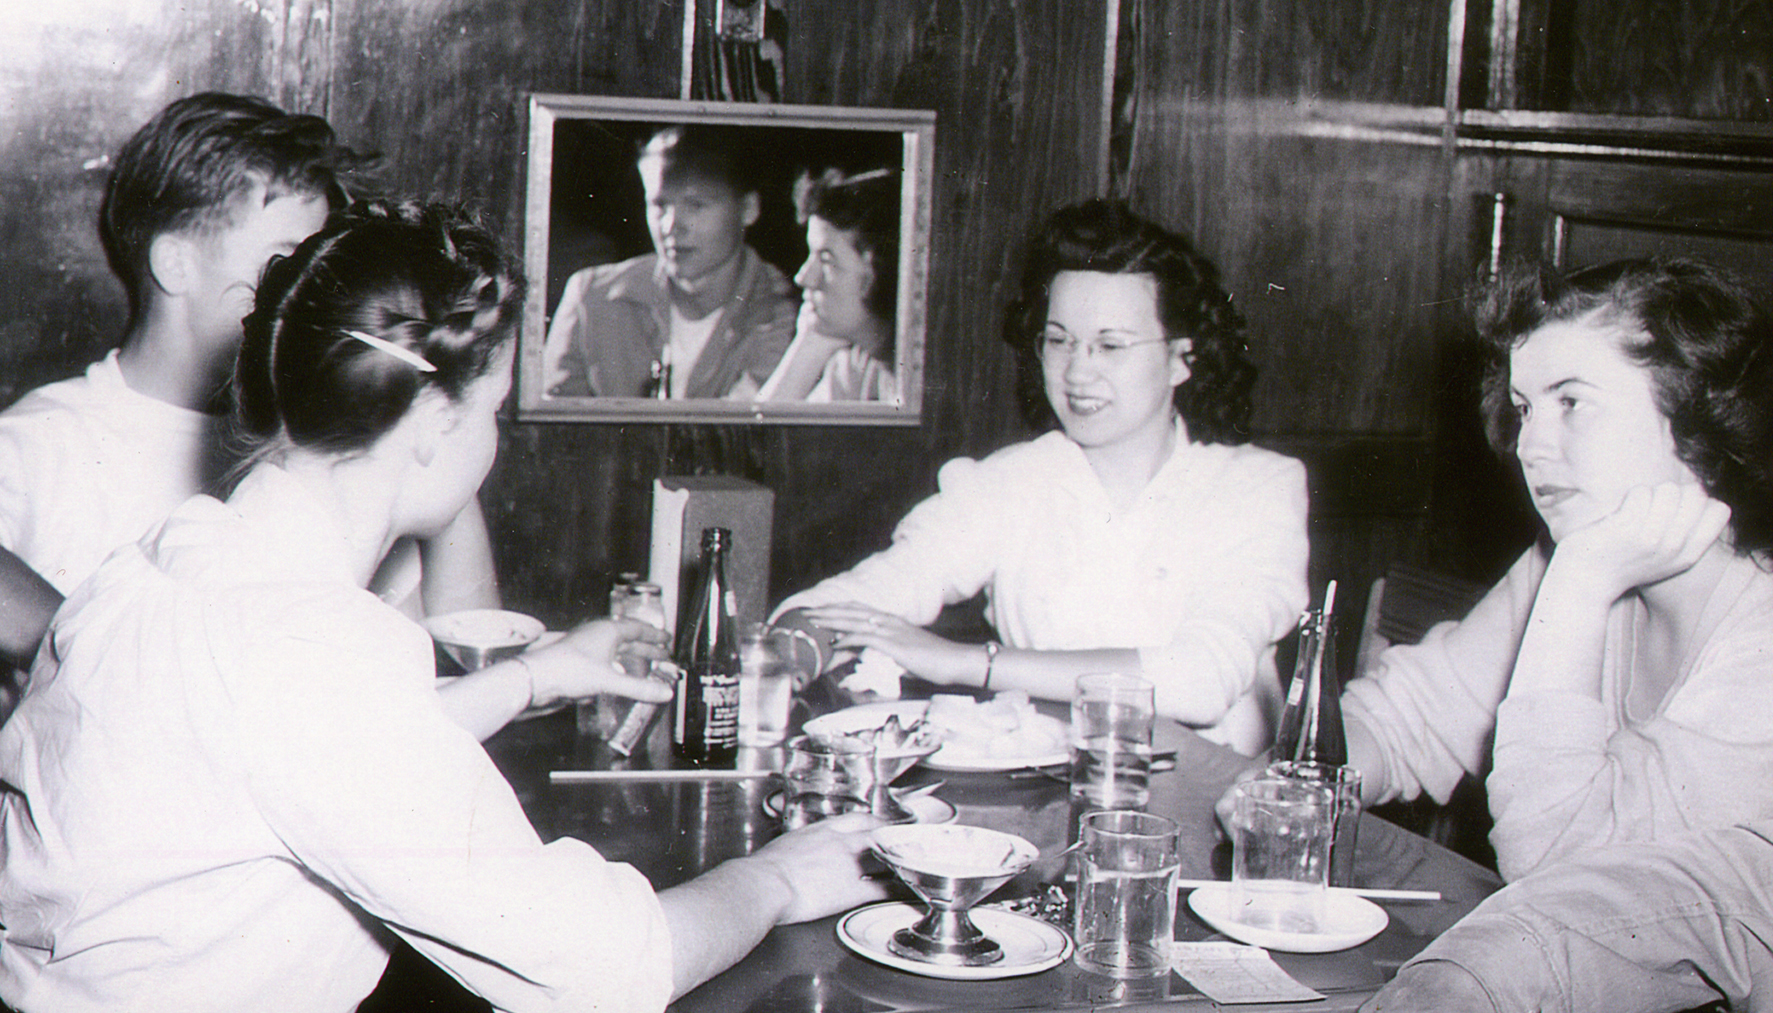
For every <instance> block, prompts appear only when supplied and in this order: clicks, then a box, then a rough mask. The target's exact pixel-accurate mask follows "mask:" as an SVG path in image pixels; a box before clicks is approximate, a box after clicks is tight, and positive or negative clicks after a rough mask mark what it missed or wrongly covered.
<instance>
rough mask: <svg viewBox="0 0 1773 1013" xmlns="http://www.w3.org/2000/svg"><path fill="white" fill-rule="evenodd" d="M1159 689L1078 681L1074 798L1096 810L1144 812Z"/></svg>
mask: <svg viewBox="0 0 1773 1013" xmlns="http://www.w3.org/2000/svg"><path fill="white" fill-rule="evenodd" d="M1155 715H1156V701H1155V689H1154V687H1153V686H1152V684H1151V683H1150V682H1148V681H1147V680H1145V679H1141V678H1139V677H1138V676H1136V675H1122V674H1120V673H1118V672H1104V673H1099V674H1094V675H1080V676H1078V677H1077V690H1076V692H1075V693H1074V694H1073V696H1072V698H1071V797H1072V800H1073V801H1074V802H1077V803H1080V804H1083V805H1086V806H1088V807H1089V808H1093V809H1143V808H1145V805H1146V803H1148V802H1150V801H1151V725H1152V721H1153V719H1154V717H1155Z"/></svg>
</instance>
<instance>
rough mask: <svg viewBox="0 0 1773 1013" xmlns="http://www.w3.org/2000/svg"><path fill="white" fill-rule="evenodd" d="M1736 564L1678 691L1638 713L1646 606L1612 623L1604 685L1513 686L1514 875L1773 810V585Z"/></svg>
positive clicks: (1498, 792) (1510, 871) (1506, 783)
mask: <svg viewBox="0 0 1773 1013" xmlns="http://www.w3.org/2000/svg"><path fill="white" fill-rule="evenodd" d="M1769 583H1770V581H1769V579H1768V578H1767V577H1766V575H1764V574H1762V573H1760V572H1759V570H1758V569H1756V568H1755V567H1754V564H1753V563H1752V562H1750V561H1746V560H1742V561H1737V562H1736V563H1735V564H1733V569H1732V571H1731V573H1730V574H1729V575H1728V576H1727V577H1726V578H1725V582H1723V583H1720V586H1719V590H1718V591H1717V592H1714V595H1713V600H1712V603H1711V604H1710V605H1709V606H1708V608H1707V615H1706V616H1705V617H1704V618H1703V619H1702V626H1701V629H1700V630H1699V632H1698V634H1697V635H1698V636H1700V637H1702V638H1703V639H1702V641H1701V642H1700V643H1699V644H1697V645H1696V646H1695V647H1694V648H1692V649H1691V651H1690V654H1689V657H1690V659H1691V660H1690V661H1689V662H1688V663H1687V665H1686V666H1684V670H1683V673H1682V674H1681V675H1680V676H1679V678H1678V679H1677V681H1676V682H1675V684H1674V686H1673V687H1672V688H1671V690H1670V691H1669V693H1668V696H1667V697H1666V699H1665V700H1664V701H1663V702H1662V704H1661V706H1660V707H1658V708H1657V710H1656V711H1654V712H1653V713H1651V714H1650V715H1648V716H1647V717H1645V718H1643V719H1642V720H1632V719H1630V717H1629V716H1628V715H1627V707H1626V703H1625V699H1626V697H1627V696H1628V694H1629V692H1630V686H1631V669H1632V658H1633V655H1634V649H1633V646H1632V640H1633V636H1634V634H1633V629H1634V627H1633V624H1632V622H1631V618H1630V617H1631V613H1632V606H1631V605H1629V604H1621V605H1619V606H1616V607H1615V609H1614V614H1613V616H1612V617H1611V618H1610V621H1609V625H1608V633H1607V647H1606V658H1607V661H1606V672H1605V679H1604V685H1605V688H1604V690H1603V698H1602V699H1601V700H1594V699H1591V698H1587V697H1583V696H1580V695H1577V694H1570V693H1549V692H1538V693H1531V694H1519V695H1516V694H1510V695H1509V697H1508V698H1507V699H1506V700H1504V701H1503V703H1502V705H1501V708H1500V709H1499V711H1498V714H1497V723H1496V751H1495V769H1494V771H1493V772H1492V773H1491V775H1490V779H1489V782H1488V789H1489V794H1490V807H1491V810H1492V812H1493V813H1494V814H1495V817H1496V828H1495V831H1494V833H1493V834H1492V837H1491V839H1492V842H1493V843H1494V844H1495V846H1496V855H1497V861H1498V865H1499V867H1500V870H1501V872H1502V874H1503V876H1504V877H1505V878H1508V879H1514V878H1516V877H1519V876H1522V875H1525V874H1527V873H1528V872H1531V871H1532V870H1534V869H1537V868H1541V867H1543V866H1545V865H1547V864H1549V863H1552V862H1554V861H1559V860H1562V859H1564V858H1567V857H1569V856H1571V855H1573V854H1576V853H1578V852H1581V851H1584V850H1586V849H1589V848H1594V847H1599V846H1604V845H1607V844H1611V843H1614V842H1624V841H1645V840H1657V839H1661V838H1665V837H1668V836H1670V835H1672V834H1680V833H1683V832H1686V831H1688V830H1690V829H1705V828H1713V827H1719V826H1727V825H1730V824H1732V823H1736V822H1739V821H1743V820H1754V819H1762V818H1770V817H1773V787H1770V786H1773V728H1769V727H1768V724H1767V715H1769V714H1773V678H1769V671H1770V666H1773V594H1770V593H1769V591H1768V585H1769Z"/></svg>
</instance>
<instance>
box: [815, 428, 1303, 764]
mask: <svg viewBox="0 0 1773 1013" xmlns="http://www.w3.org/2000/svg"><path fill="white" fill-rule="evenodd" d="M939 485H940V491H939V492H938V493H937V494H936V495H935V496H932V497H931V498H930V499H928V500H925V501H924V502H923V503H921V504H919V505H918V506H917V508H916V509H914V510H913V511H912V512H911V513H910V514H909V515H908V516H907V517H906V518H905V520H904V522H903V523H901V524H900V525H899V528H898V530H897V531H896V532H895V534H894V538H893V544H892V546H891V547H890V548H888V549H886V550H885V551H883V552H880V553H877V554H875V555H874V556H871V557H869V558H868V559H865V560H863V561H862V562H861V563H860V564H858V565H857V566H856V567H855V568H854V569H852V570H850V571H849V572H847V573H844V574H841V575H839V576H836V577H833V578H831V579H829V580H826V581H823V582H821V583H819V584H817V585H815V586H814V587H812V588H810V589H808V590H807V591H805V592H802V593H801V594H797V595H794V596H793V597H791V598H789V599H788V600H787V601H786V602H784V603H783V608H784V609H787V608H795V607H802V606H813V605H823V604H830V603H834V602H843V601H856V602H861V603H863V604H865V605H869V606H872V607H874V608H878V609H882V610H885V611H888V612H893V613H895V614H897V615H899V616H902V617H904V618H905V619H907V620H909V621H911V622H914V623H917V624H920V625H922V624H927V623H929V622H930V621H931V620H933V619H935V617H936V615H937V613H938V612H939V611H940V610H941V608H942V606H943V605H945V604H949V603H952V602H957V601H962V600H964V599H966V598H969V597H971V596H972V595H973V594H975V593H977V592H978V591H979V590H981V589H984V590H985V591H986V592H987V595H988V598H989V604H988V608H987V617H988V618H989V619H990V621H991V624H992V626H993V628H995V629H996V631H997V634H998V636H999V637H1001V638H1002V640H1003V642H1004V643H1005V644H1007V645H1009V646H1011V647H1016V648H1024V649H1028V650H1036V651H1070V650H1095V649H1104V648H1108V649H1123V650H1135V651H1138V652H1139V655H1140V667H1141V670H1142V671H1143V672H1144V673H1145V674H1146V675H1147V676H1148V677H1149V678H1151V679H1152V681H1153V682H1155V683H1156V684H1157V687H1158V691H1157V705H1158V710H1159V712H1160V713H1162V714H1164V715H1166V716H1168V717H1173V718H1176V719H1178V720H1181V721H1184V722H1187V723H1188V724H1190V725H1193V726H1195V727H1197V728H1199V729H1201V730H1202V731H1203V733H1204V734H1207V735H1209V737H1212V738H1215V739H1216V740H1218V741H1223V742H1226V743H1228V744H1230V745H1232V746H1233V747H1234V748H1237V749H1239V750H1242V751H1243V752H1246V753H1254V752H1256V751H1259V750H1260V749H1262V748H1263V747H1264V746H1266V745H1267V737H1268V736H1269V734H1270V732H1271V721H1272V718H1273V713H1272V712H1273V711H1274V710H1275V704H1276V702H1277V700H1278V696H1279V682H1278V680H1277V679H1276V677H1275V672H1274V663H1273V651H1272V649H1273V646H1274V643H1275V642H1276V641H1277V640H1279V639H1280V638H1281V637H1283V636H1285V635H1286V633H1287V631H1288V630H1290V629H1292V627H1293V624H1294V623H1295V622H1296V621H1297V619H1298V616H1299V611H1300V610H1301V609H1303V608H1304V607H1305V601H1306V589H1305V565H1306V557H1307V555H1308V553H1309V546H1308V544H1307V538H1306V524H1305V516H1306V495H1307V494H1306V486H1305V469H1304V467H1303V466H1302V465H1300V464H1299V462H1298V461H1295V460H1292V459H1291V458H1287V457H1283V456H1281V455H1279V454H1275V453H1271V452H1269V451H1266V450H1263V449H1261V448H1258V447H1247V446H1246V447H1229V446H1222V445H1203V444H1190V443H1186V442H1181V443H1179V444H1178V446H1177V447H1176V450H1175V452H1174V453H1173V454H1172V455H1171V457H1170V460H1169V461H1167V462H1166V463H1165V464H1164V466H1163V467H1162V469H1160V470H1159V472H1158V474H1157V475H1156V476H1155V477H1153V478H1152V480H1151V482H1150V483H1149V485H1148V487H1147V488H1146V490H1145V491H1144V492H1143V493H1142V494H1141V495H1140V496H1139V497H1138V498H1137V500H1136V501H1134V502H1133V503H1130V504H1114V503H1111V502H1110V501H1109V499H1108V495H1107V493H1106V492H1105V491H1104V490H1103V488H1102V485H1101V482H1100V480H1099V479H1098V478H1097V477H1096V475H1095V472H1094V471H1093V470H1092V468H1091V467H1090V464H1089V462H1088V460H1087V459H1086V457H1085V456H1084V453H1083V451H1082V450H1081V449H1080V448H1079V447H1078V446H1077V444H1075V443H1073V442H1071V441H1070V440H1069V439H1067V438H1066V437H1065V436H1064V434H1062V433H1049V434H1047V435H1045V436H1042V437H1041V438H1039V439H1037V440H1034V441H1032V442H1029V443H1023V444H1017V445H1015V446H1012V447H1008V448H1005V449H1004V450H1000V451H998V452H997V453H995V454H992V455H991V456H990V457H987V458H986V459H984V460H983V461H972V460H968V459H965V458H962V459H957V460H954V461H950V462H949V463H948V464H947V465H945V466H944V467H943V468H942V471H941V474H940V476H939Z"/></svg>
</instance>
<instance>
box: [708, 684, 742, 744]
mask: <svg viewBox="0 0 1773 1013" xmlns="http://www.w3.org/2000/svg"><path fill="white" fill-rule="evenodd" d="M702 700H703V703H704V706H705V707H706V708H707V713H708V724H707V725H706V726H705V727H704V728H703V731H702V736H703V738H702V741H704V742H706V743H707V744H708V746H709V747H710V748H717V747H720V746H735V745H738V742H739V680H738V679H735V678H733V677H732V676H730V675H728V676H716V675H705V676H703V677H702Z"/></svg>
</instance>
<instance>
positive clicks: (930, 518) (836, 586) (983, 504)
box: [778, 457, 1003, 626]
mask: <svg viewBox="0 0 1773 1013" xmlns="http://www.w3.org/2000/svg"><path fill="white" fill-rule="evenodd" d="M937 488H938V491H937V493H936V494H935V495H934V496H931V497H930V498H928V499H926V500H924V501H923V502H922V503H919V504H918V505H917V506H915V507H913V508H912V510H911V512H910V513H909V514H906V515H905V519H904V520H902V521H900V522H899V525H898V527H897V528H895V529H894V531H893V543H892V545H891V546H889V547H888V548H886V549H884V550H882V551H880V552H877V553H875V554H874V555H872V556H869V557H868V558H866V559H864V560H862V561H861V562H860V563H857V564H856V565H855V566H854V567H853V568H851V569H850V570H848V571H847V572H844V573H840V574H838V575H837V576H835V577H830V578H827V579H825V580H822V581H820V582H819V583H817V584H815V585H813V586H812V587H810V588H808V589H806V590H805V591H802V592H800V593H798V594H795V595H792V596H790V597H789V598H788V599H787V600H785V601H784V602H782V604H781V606H780V608H779V609H778V611H787V610H789V609H795V608H811V607H814V606H819V605H831V604H836V603H839V602H850V601H854V602H860V603H862V604H864V605H867V606H869V607H871V608H876V609H880V610H881V611H883V612H891V613H893V614H894V615H898V616H901V617H903V618H905V619H906V620H908V621H910V622H913V623H916V624H918V625H920V626H922V625H926V624H928V623H930V622H933V621H935V618H936V616H937V614H938V613H940V612H941V611H942V607H943V606H944V605H949V604H952V603H954V602H959V601H965V600H966V599H968V598H971V597H972V596H973V595H975V594H977V593H978V592H979V590H980V589H981V588H983V587H984V586H985V585H986V583H987V582H988V581H990V580H991V577H992V575H993V573H994V572H995V568H996V560H997V556H998V554H999V553H998V548H997V547H998V544H999V541H998V540H999V538H1000V536H1001V535H1002V533H1003V526H1002V517H1001V515H1000V514H999V513H998V511H997V510H995V509H993V504H992V497H991V494H992V491H993V490H992V483H991V482H990V481H989V478H988V477H987V476H986V475H983V474H981V465H980V462H978V461H974V460H972V459H970V458H964V457H962V458H956V459H954V460H952V461H949V462H948V463H947V464H945V465H943V466H942V470H941V472H940V473H939V474H938V476H937Z"/></svg>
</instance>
